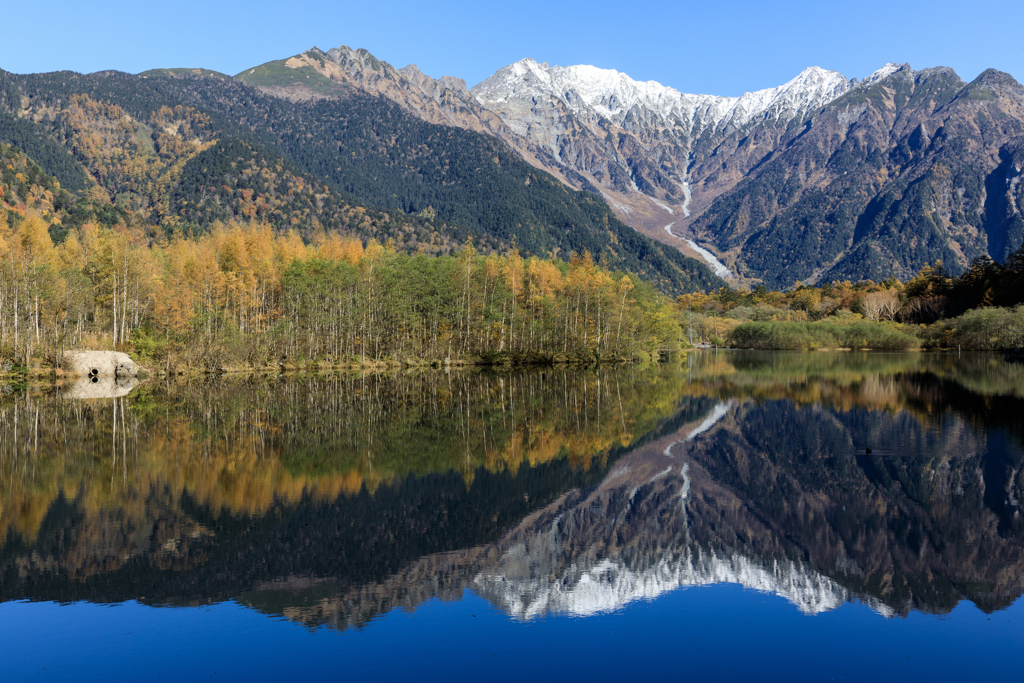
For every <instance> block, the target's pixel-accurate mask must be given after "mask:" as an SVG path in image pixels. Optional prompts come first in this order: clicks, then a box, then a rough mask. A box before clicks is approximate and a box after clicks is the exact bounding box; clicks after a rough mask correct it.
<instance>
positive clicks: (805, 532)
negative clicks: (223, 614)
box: [0, 353, 1024, 628]
mask: <svg viewBox="0 0 1024 683" xmlns="http://www.w3.org/2000/svg"><path fill="white" fill-rule="evenodd" d="M635 372H636V371H635V370H632V369H628V368H627V369H624V370H609V371H602V372H600V373H593V374H592V373H583V374H580V375H577V374H575V373H569V374H558V373H551V372H550V371H548V372H546V373H544V374H543V375H542V374H540V373H528V374H525V375H522V374H521V375H511V376H497V377H487V376H467V377H460V378H458V379H456V380H455V381H454V383H452V380H451V379H449V378H446V377H443V376H440V375H437V376H427V377H422V378H415V379H412V378H410V379H401V378H392V379H385V378H376V379H374V380H373V381H372V382H371V384H369V385H365V387H363V388H361V387H360V385H359V382H362V381H365V380H359V382H357V381H356V380H355V379H353V380H345V381H342V382H341V383H340V384H339V383H337V382H333V383H332V381H328V382H326V383H325V382H323V381H322V380H304V381H303V380H292V381H283V382H280V383H274V384H273V385H266V384H263V383H257V384H256V385H249V386H247V385H243V384H231V385H226V386H224V385H220V384H214V385H200V386H190V387H178V388H173V387H172V388H164V389H161V390H159V391H157V390H152V389H150V391H151V393H149V394H146V395H143V394H142V393H140V392H145V391H147V387H146V385H143V386H142V388H141V389H138V388H137V389H135V391H134V392H133V394H132V395H129V396H128V397H124V398H117V399H113V398H111V399H105V400H103V401H102V402H101V401H80V400H75V399H60V398H50V399H45V398H44V397H31V396H27V397H25V396H23V397H20V398H14V399H7V400H6V401H5V403H4V404H3V405H2V406H0V421H2V422H0V424H2V425H3V428H4V429H5V430H9V429H13V428H14V427H17V430H18V431H17V438H16V441H15V443H16V447H15V450H11V449H10V448H8V450H9V451H10V452H5V453H4V456H5V459H4V462H5V463H6V465H5V469H4V472H3V475H4V476H3V480H2V481H3V483H2V485H3V487H4V488H3V492H4V496H3V499H4V500H5V505H4V507H5V509H6V512H5V514H4V519H5V520H11V519H12V518H17V514H15V510H20V511H21V513H20V514H21V519H20V520H18V521H16V522H15V523H13V524H12V522H10V521H8V522H7V524H8V528H7V530H6V531H5V534H6V541H5V543H4V545H3V546H2V547H0V581H2V583H0V597H2V598H3V599H5V600H7V599H23V598H29V599H56V600H79V599H88V600H94V601H99V602H110V601H120V600H126V599H140V600H143V601H145V602H147V603H151V604H196V603H202V602H209V601H218V600H224V599H230V598H234V599H236V600H239V601H240V602H241V603H243V604H246V605H248V606H250V607H252V608H254V609H257V610H260V611H264V612H267V613H269V614H277V615H285V616H287V617H289V618H291V619H295V620H297V621H300V622H302V623H305V624H308V625H311V626H312V625H330V626H333V627H336V628H347V627H349V626H358V625H360V624H363V623H365V622H367V621H368V620H370V619H372V618H373V617H374V616H375V615H378V614H381V613H384V612H387V611H389V610H391V609H394V608H395V607H407V608H411V607H415V606H416V605H418V604H420V603H422V602H423V601H425V600H427V599H431V598H441V599H455V598H458V597H459V596H461V595H462V594H463V593H464V592H465V591H466V590H467V589H468V590H470V591H473V592H475V593H477V594H479V595H480V596H482V597H484V598H486V599H488V600H489V601H491V602H492V603H493V604H494V605H495V606H496V607H497V608H499V609H501V610H503V611H505V612H507V613H508V614H510V615H511V616H514V617H516V618H519V619H530V618H534V617H536V616H540V615H544V614H573V615H578V616H587V615H591V614H597V613H601V612H605V611H608V610H614V609H617V608H619V607H621V606H622V605H625V604H628V603H629V602H631V601H634V600H638V599H653V598H656V597H657V596H658V595H661V594H663V593H665V592H668V591H671V590H676V589H679V588H685V587H688V586H696V585H706V584H712V583H720V582H731V583H740V584H742V585H744V586H747V587H749V588H751V589H754V590H759V591H765V592H770V593H774V594H777V595H780V596H783V597H785V598H786V599H787V600H789V601H791V602H792V603H793V604H794V605H795V606H796V607H797V608H798V609H800V610H801V611H803V612H805V613H808V614H813V613H817V612H821V611H823V610H828V609H833V608H836V607H838V606H840V605H842V604H843V603H844V602H846V601H850V600H859V601H862V602H865V603H866V604H868V605H870V606H871V607H872V608H873V609H875V610H876V611H878V612H880V613H881V614H883V615H886V616H893V615H905V614H907V613H908V612H909V611H910V610H923V611H929V612H940V613H943V612H947V611H949V610H951V609H952V608H953V607H954V606H956V604H957V603H958V602H959V601H960V600H962V599H965V598H966V599H968V600H971V601H972V602H974V603H975V604H977V605H978V606H979V607H981V608H982V609H984V610H986V611H990V610H997V609H1001V608H1003V607H1006V606H1008V605H1009V604H1011V603H1012V602H1013V601H1015V600H1016V599H1017V598H1018V597H1019V596H1020V594H1021V593H1022V592H1024V543H1022V541H1024V524H1022V521H1021V518H1020V510H1019V499H1020V491H1021V488H1022V486H1024V432H1022V429H1021V425H1020V423H1019V419H1018V417H1017V416H1019V415H1020V414H1021V409H1022V408H1024V396H1022V394H1021V389H1020V387H1021V386H1024V383H1021V382H1020V379H1021V378H1020V377H1019V376H1018V375H1019V372H1020V370H1019V369H1018V366H1005V365H1003V364H1002V363H1001V362H1000V361H998V360H996V359H995V358H988V357H980V356H974V357H969V358H965V359H961V360H957V359H956V358H952V357H939V356H925V355H922V354H915V355H906V356H892V355H889V356H882V355H870V354H815V355H810V356H809V355H806V354H738V353H737V354H722V355H713V354H705V355H700V356H697V357H696V358H692V359H691V360H690V361H689V362H688V363H687V364H686V365H684V366H682V367H679V366H678V365H672V366H663V367H661V368H659V369H658V371H657V372H656V373H654V374H650V373H640V374H635ZM343 396H344V397H345V398H342V397H343ZM331 397H334V398H331ZM470 399H472V400H470ZM311 400H312V401H315V403H317V404H319V405H322V406H324V405H326V406H332V407H331V408H329V409H328V412H329V413H330V414H328V415H326V416H324V417H322V418H320V417H317V416H316V414H315V413H312V412H308V411H307V409H306V408H303V407H301V406H302V405H304V404H308V403H309V402H310V401H311ZM114 405H117V406H119V412H116V413H115V412H114V408H113V406H114ZM513 413H514V414H515V416H513ZM499 415H504V418H503V419H504V421H505V426H504V428H501V427H500V426H499V424H500V422H501V419H502V418H499ZM183 418H187V419H183ZM115 420H116V422H115ZM115 424H116V425H117V431H116V432H115V431H114V426H115ZM327 424H341V425H345V427H344V428H343V429H341V430H330V429H324V428H322V427H321V426H320V425H327ZM431 424H433V425H435V427H430V425H431ZM76 425H80V426H81V427H76ZM360 425H365V426H362V427H361V426H360ZM374 425H379V427H374ZM78 428H80V429H81V430H82V431H78V432H76V431H75V429H78ZM436 428H439V429H440V431H433V430H434V429H436ZM55 429H56V431H53V430H55ZM62 430H63V432H62ZM161 432H163V433H164V434H165V435H166V436H165V437H164V438H165V439H166V438H173V439H177V441H176V442H175V443H176V446H175V448H173V449H169V450H161V448H160V447H159V446H158V447H157V449H156V451H155V454H154V453H152V452H150V451H148V450H147V449H148V448H150V446H151V445H153V444H158V443H159V437H160V433H161ZM342 432H344V433H345V434H344V436H342V437H340V438H339V437H338V436H337V434H339V433H342ZM392 432H394V433H392ZM485 432H486V433H488V434H489V435H490V436H486V437H485V436H483V434H484V433H485ZM6 433H11V432H10V431H8V432H6ZM61 433H64V434H67V436H69V437H71V439H70V440H72V441H73V440H74V439H75V438H81V439H83V440H84V443H83V446H82V450H81V451H78V450H76V449H74V448H72V449H67V448H65V450H63V451H61V450H60V444H61V443H62V442H61V441H60V440H59V439H57V438H54V437H55V435H56V434H61ZM442 434H449V435H451V436H450V437H449V438H447V439H446V438H442ZM261 435H262V436H261ZM417 435H419V437H417ZM254 438H255V440H254ZM417 438H419V439H420V440H419V441H417ZM136 439H137V441H135V440H136ZM64 443H67V442H64ZM100 443H109V444H110V446H109V449H110V450H109V452H110V456H109V457H107V456H96V455H92V453H95V452H96V449H97V448H98V445H99V444H100ZM258 443H259V444H262V446H259V447H257V446H256V444H258ZM429 443H436V449H435V451H434V452H433V453H434V454H433V456H431V457H429V458H424V457H423V455H422V449H423V448H424V447H426V446H427V444H429ZM36 444H41V445H36ZM315 444H319V446H315ZM374 444H376V446H374ZM403 444H404V446H403ZM35 449H38V450H35ZM90 449H91V450H90ZM58 451H59V452H58ZM296 451H301V452H306V453H309V455H307V456H303V458H300V459H299V460H294V459H288V458H289V453H294V452H296ZM29 452H33V453H36V454H37V457H36V458H35V460H33V461H31V462H32V463H34V468H35V469H33V466H29V462H30V461H29V460H28V459H27V458H25V457H24V456H25V455H26V454H27V453H29ZM77 453H81V454H82V455H78V454H77ZM86 453H90V455H89V456H88V457H86V458H85V459H84V461H83V456H84V455H85V454H86ZM204 453H205V455H204V456H203V457H202V458H200V457H198V456H199V455H200V454H204ZM254 453H255V454H256V456H255V457H253V455H252V454H254ZM316 453H321V454H322V455H319V456H317V455H315V454H316ZM346 453H353V454H355V455H356V460H349V459H347V458H349V457H351V456H348V455H346ZM174 454H177V457H178V460H177V462H176V463H175V466H174V467H173V468H171V467H167V466H166V462H167V461H172V462H173V461H174V458H175V455H174ZM38 456H41V457H38ZM292 457H294V456H292ZM480 457H483V460H480V459H479V458H480ZM475 458H476V459H475ZM366 459H371V460H372V459H376V463H371V462H369V461H368V460H366ZM514 463H515V464H514ZM372 467H377V468H380V471H381V474H380V475H371V473H370V470H371V468H372ZM357 475H358V477H357ZM51 482H52V483H51ZM332 487H333V488H332ZM54 492H56V493H54ZM6 501H14V502H12V503H10V504H7V503H6ZM33 503H35V504H36V507H35V508H33ZM33 510H35V512H33ZM33 520H35V521H33Z"/></svg>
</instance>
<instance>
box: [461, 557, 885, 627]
mask: <svg viewBox="0 0 1024 683" xmlns="http://www.w3.org/2000/svg"><path fill="white" fill-rule="evenodd" d="M517 550H519V549H518V548H513V549H512V550H511V551H510V552H511V553H515V552H516V551H517ZM716 583H738V584H740V585H742V586H744V587H745V588H751V589H753V590H758V591H763V592H765V593H773V594H775V595H779V596H781V597H783V598H786V599H787V600H789V601H790V602H791V603H793V604H794V605H796V607H797V608H798V609H799V610H800V611H801V612H803V613H805V614H817V613H819V612H824V611H826V610H830V609H835V608H836V607H839V606H840V605H842V604H843V603H844V602H846V601H847V600H848V599H849V597H850V596H849V593H848V592H847V591H846V589H844V588H843V587H842V586H840V585H839V584H837V583H836V582H835V581H832V580H831V579H829V578H828V577H825V576H822V575H821V574H818V573H817V572H814V571H811V570H809V569H807V568H806V567H803V566H801V565H799V564H797V563H795V562H792V561H790V560H784V561H775V562H771V563H765V562H761V561H760V560H754V559H751V558H748V557H745V556H743V555H741V554H739V553H735V552H734V553H729V554H716V553H715V552H714V551H713V550H711V551H706V552H705V551H703V550H701V549H700V548H684V549H683V550H682V551H681V552H679V553H672V552H666V554H665V556H663V557H661V558H660V559H658V560H657V561H655V562H653V563H652V564H650V566H648V567H647V568H645V569H642V570H637V569H634V568H632V567H630V566H628V565H627V564H626V563H625V562H622V561H618V562H613V561H611V560H602V561H600V562H598V563H597V564H595V565H593V566H589V567H587V566H577V565H572V566H570V567H569V568H567V569H566V570H565V572H564V573H563V574H561V575H558V576H554V577H548V576H540V577H535V578H525V577H524V578H512V577H509V576H506V575H503V574H491V573H487V572H484V573H481V574H480V575H479V576H477V577H476V579H475V581H474V586H475V588H476V590H477V592H479V593H480V595H482V596H483V597H485V598H487V599H488V600H489V601H491V602H492V603H493V604H494V605H495V606H497V607H498V608H499V609H501V610H502V611H505V612H508V613H509V614H511V615H512V616H514V617H517V618H520V619H531V618H533V617H537V616H541V615H544V614H568V615H572V616H580V617H584V616H590V615H593V614H598V613H601V612H609V611H612V610H615V609H618V608H620V607H622V606H624V605H627V604H629V603H631V602H633V601H635V600H643V599H651V598H655V597H657V596H659V595H661V594H663V593H667V592H669V591H673V590H675V589H677V588H684V587H689V586H706V585H710V584H716ZM879 607H880V606H878V607H876V609H878V608H879ZM883 613H885V612H883Z"/></svg>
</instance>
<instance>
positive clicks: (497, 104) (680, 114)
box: [470, 59, 852, 129]
mask: <svg viewBox="0 0 1024 683" xmlns="http://www.w3.org/2000/svg"><path fill="white" fill-rule="evenodd" d="M851 87H852V82H851V81H848V80H847V79H846V78H845V77H844V76H843V75H842V74H840V73H839V72H837V71H828V70H826V69H822V68H819V67H810V68H807V69H804V70H803V71H802V72H801V73H800V74H799V75H798V76H797V77H796V78H794V79H793V80H791V81H789V82H788V83H785V84H783V85H780V86H778V87H775V88H768V89H766V90H758V91H756V92H750V93H746V94H744V95H742V96H740V97H720V96H717V95H690V94H686V93H682V92H680V91H678V90H675V89H674V88H669V87H667V86H664V85H662V84H660V83H658V82H656V81H646V82H641V81H635V80H633V79H632V78H630V77H629V76H627V75H626V74H624V73H620V72H618V71H616V70H614V69H599V68H597V67H594V66H587V65H577V66H569V67H561V66H549V65H548V64H547V63H546V62H545V63H543V64H538V63H537V62H536V61H535V60H533V59H523V60H521V61H518V62H516V63H514V64H510V65H509V66H506V67H504V68H502V69H500V70H498V72H497V73H495V74H494V75H493V76H491V77H490V78H488V79H487V80H485V81H483V82H482V83H479V84H478V85H476V86H474V87H473V88H472V89H471V91H470V92H471V93H472V94H473V95H474V96H475V97H476V99H477V101H478V102H479V103H480V104H481V105H483V106H484V107H488V108H492V109H502V108H503V107H502V106H501V105H503V104H507V103H509V102H511V101H513V100H521V101H530V100H535V99H536V98H537V97H538V96H542V97H544V96H546V97H554V98H556V99H559V100H561V101H562V102H564V103H565V104H566V105H568V106H569V107H570V109H572V110H573V111H574V112H576V113H579V112H580V111H581V110H583V109H590V110H591V111H593V112H595V113H596V114H598V115H599V116H601V117H603V118H606V119H608V120H610V121H612V122H614V123H616V124H621V123H622V122H623V121H624V120H625V118H626V116H627V115H628V114H629V112H630V111H631V110H633V109H634V108H636V107H640V108H642V109H645V110H648V111H650V112H652V113H654V114H656V115H657V117H658V118H660V119H661V120H662V121H664V122H666V123H676V124H684V125H688V126H689V127H693V126H696V127H698V128H700V129H704V128H706V127H708V126H710V127H712V128H715V129H717V128H720V127H722V126H725V125H729V124H731V125H733V126H736V127H741V126H744V125H746V124H747V123H750V122H752V121H757V120H765V119H771V118H782V119H792V118H798V117H800V116H803V115H806V114H807V113H809V112H812V111H815V110H816V109H818V108H820V107H822V106H824V105H826V104H828V103H829V102H831V101H832V100H834V99H835V98H837V97H839V96H840V95H842V94H843V93H845V92H846V91H847V90H849V89H850V88H851Z"/></svg>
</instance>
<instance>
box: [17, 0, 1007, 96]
mask: <svg viewBox="0 0 1024 683" xmlns="http://www.w3.org/2000/svg"><path fill="white" fill-rule="evenodd" d="M5 4H6V5H7V7H5V9H4V13H3V14H4V16H3V31H2V35H3V38H2V40H0V68H3V69H6V70H8V71H14V72H18V73H31V72H38V71H55V70H59V69H71V70H74V71H81V72H89V71H96V70H100V69H119V70H122V71H129V72H139V71H144V70H146V69H149V68H154V67H170V66H190V67H191V66H202V67H206V68H211V69H216V70H218V71H223V72H226V73H229V74H235V73H238V72H240V71H242V70H243V69H246V68H248V67H250V66H255V65H257V64H261V63H263V62H266V61H270V60H273V59H281V58H284V57H288V56H291V55H293V54H296V53H299V52H302V51H303V50H305V49H307V48H309V47H311V46H313V45H317V46H319V47H321V48H323V49H328V48H331V47H335V46H337V45H343V44H344V45H349V46H351V47H365V48H367V49H368V50H370V52H372V53H373V54H374V55H376V56H377V57H378V58H380V59H383V60H385V61H387V62H390V63H391V64H393V65H395V66H398V67H401V66H405V65H406V64H409V63H415V64H417V65H418V66H419V67H420V68H421V69H422V70H423V71H424V72H425V73H427V74H429V75H431V76H435V77H438V76H442V75H444V74H450V75H453V76H460V77H462V78H465V79H466V81H467V82H468V83H469V84H470V85H473V84H474V83H477V82H479V81H480V80H483V79H484V78H486V77H487V76H489V75H490V74H491V73H493V72H494V71H495V70H497V69H498V68H500V67H502V66H504V65H505V64H509V63H511V62H514V61H516V60H519V59H522V58H523V57H533V58H535V59H537V60H538V61H548V62H550V63H552V64H562V65H570V64H593V65H595V66H599V67H603V68H614V69H618V70H619V71H623V72H625V73H628V74H629V75H630V76H632V77H633V78H636V79H638V80H656V81H659V82H661V83H663V84H665V85H670V86H672V87H674V88H678V89H679V90H682V91H684V92H692V93H709V94H716V95H739V94H741V93H743V92H746V91H749V90H756V89H759V88H766V87H771V86H774V85H779V84H781V83H784V82H785V81H787V80H789V79H790V78H792V77H793V76H795V75H796V74H797V73H799V72H800V70H801V69H803V68H804V67H807V66H812V65H816V66H821V67H824V68H827V69H835V70H838V71H841V72H842V73H843V74H844V75H846V76H847V77H858V78H862V77H864V76H866V75H867V74H869V73H871V72H872V71H874V70H875V69H876V68H878V67H879V66H881V65H882V64H884V63H885V62H888V61H894V62H898V63H903V62H909V63H910V65H911V66H913V67H914V68H915V69H921V68H924V67H928V66H940V65H941V66H950V67H953V68H954V69H955V70H956V71H957V72H958V73H959V74H960V76H961V77H962V78H964V79H965V80H970V79H972V78H974V77H975V76H977V75H978V74H979V73H980V72H981V71H982V70H984V69H986V68H988V67H994V68H996V69H999V70H1001V71H1007V72H1009V73H1011V74H1013V75H1014V76H1015V77H1017V78H1018V79H1019V80H1024V39H1022V33H1024V32H1022V27H1024V2H1021V0H1015V1H1012V2H1011V1H1005V0H987V1H986V2H974V3H968V2H962V1H961V2H951V1H948V0H932V1H929V2H922V1H919V0H909V1H904V2H897V1H894V0H889V1H887V2H879V1H877V0H866V1H861V2H856V3H854V2H848V3H821V2H809V1H807V0H776V1H774V2H763V1H762V2H746V1H744V2H728V1H721V2H714V1H706V2H701V3H696V2H688V1H683V2H662V1H661V0H654V1H649V2H646V3H636V4H633V5H629V4H627V3H624V2H621V0H620V1H618V2H606V1H605V0H596V1H594V2H557V1H554V0H549V1H547V2H538V1H536V0H518V1H516V2H505V3H482V2H464V1H458V2H441V3H429V2H422V1H420V2H406V1H397V0H363V1H361V2H349V1H348V0H340V1H334V2H329V3H328V2H320V1H319V0H307V1H306V2H281V1H280V0H278V1H277V2H267V1H265V0H253V1H251V2H245V3H241V2H218V1H217V0H206V1H205V2H197V1H196V0H179V1H176V2H174V3H148V2H125V1H124V0H96V1H94V2H81V1H80V0H78V1H76V2H66V1H65V0H55V1H52V2H48V3H46V4H45V5H39V4H37V3H32V2H25V1H22V2H16V3H15V2H11V3H5Z"/></svg>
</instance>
